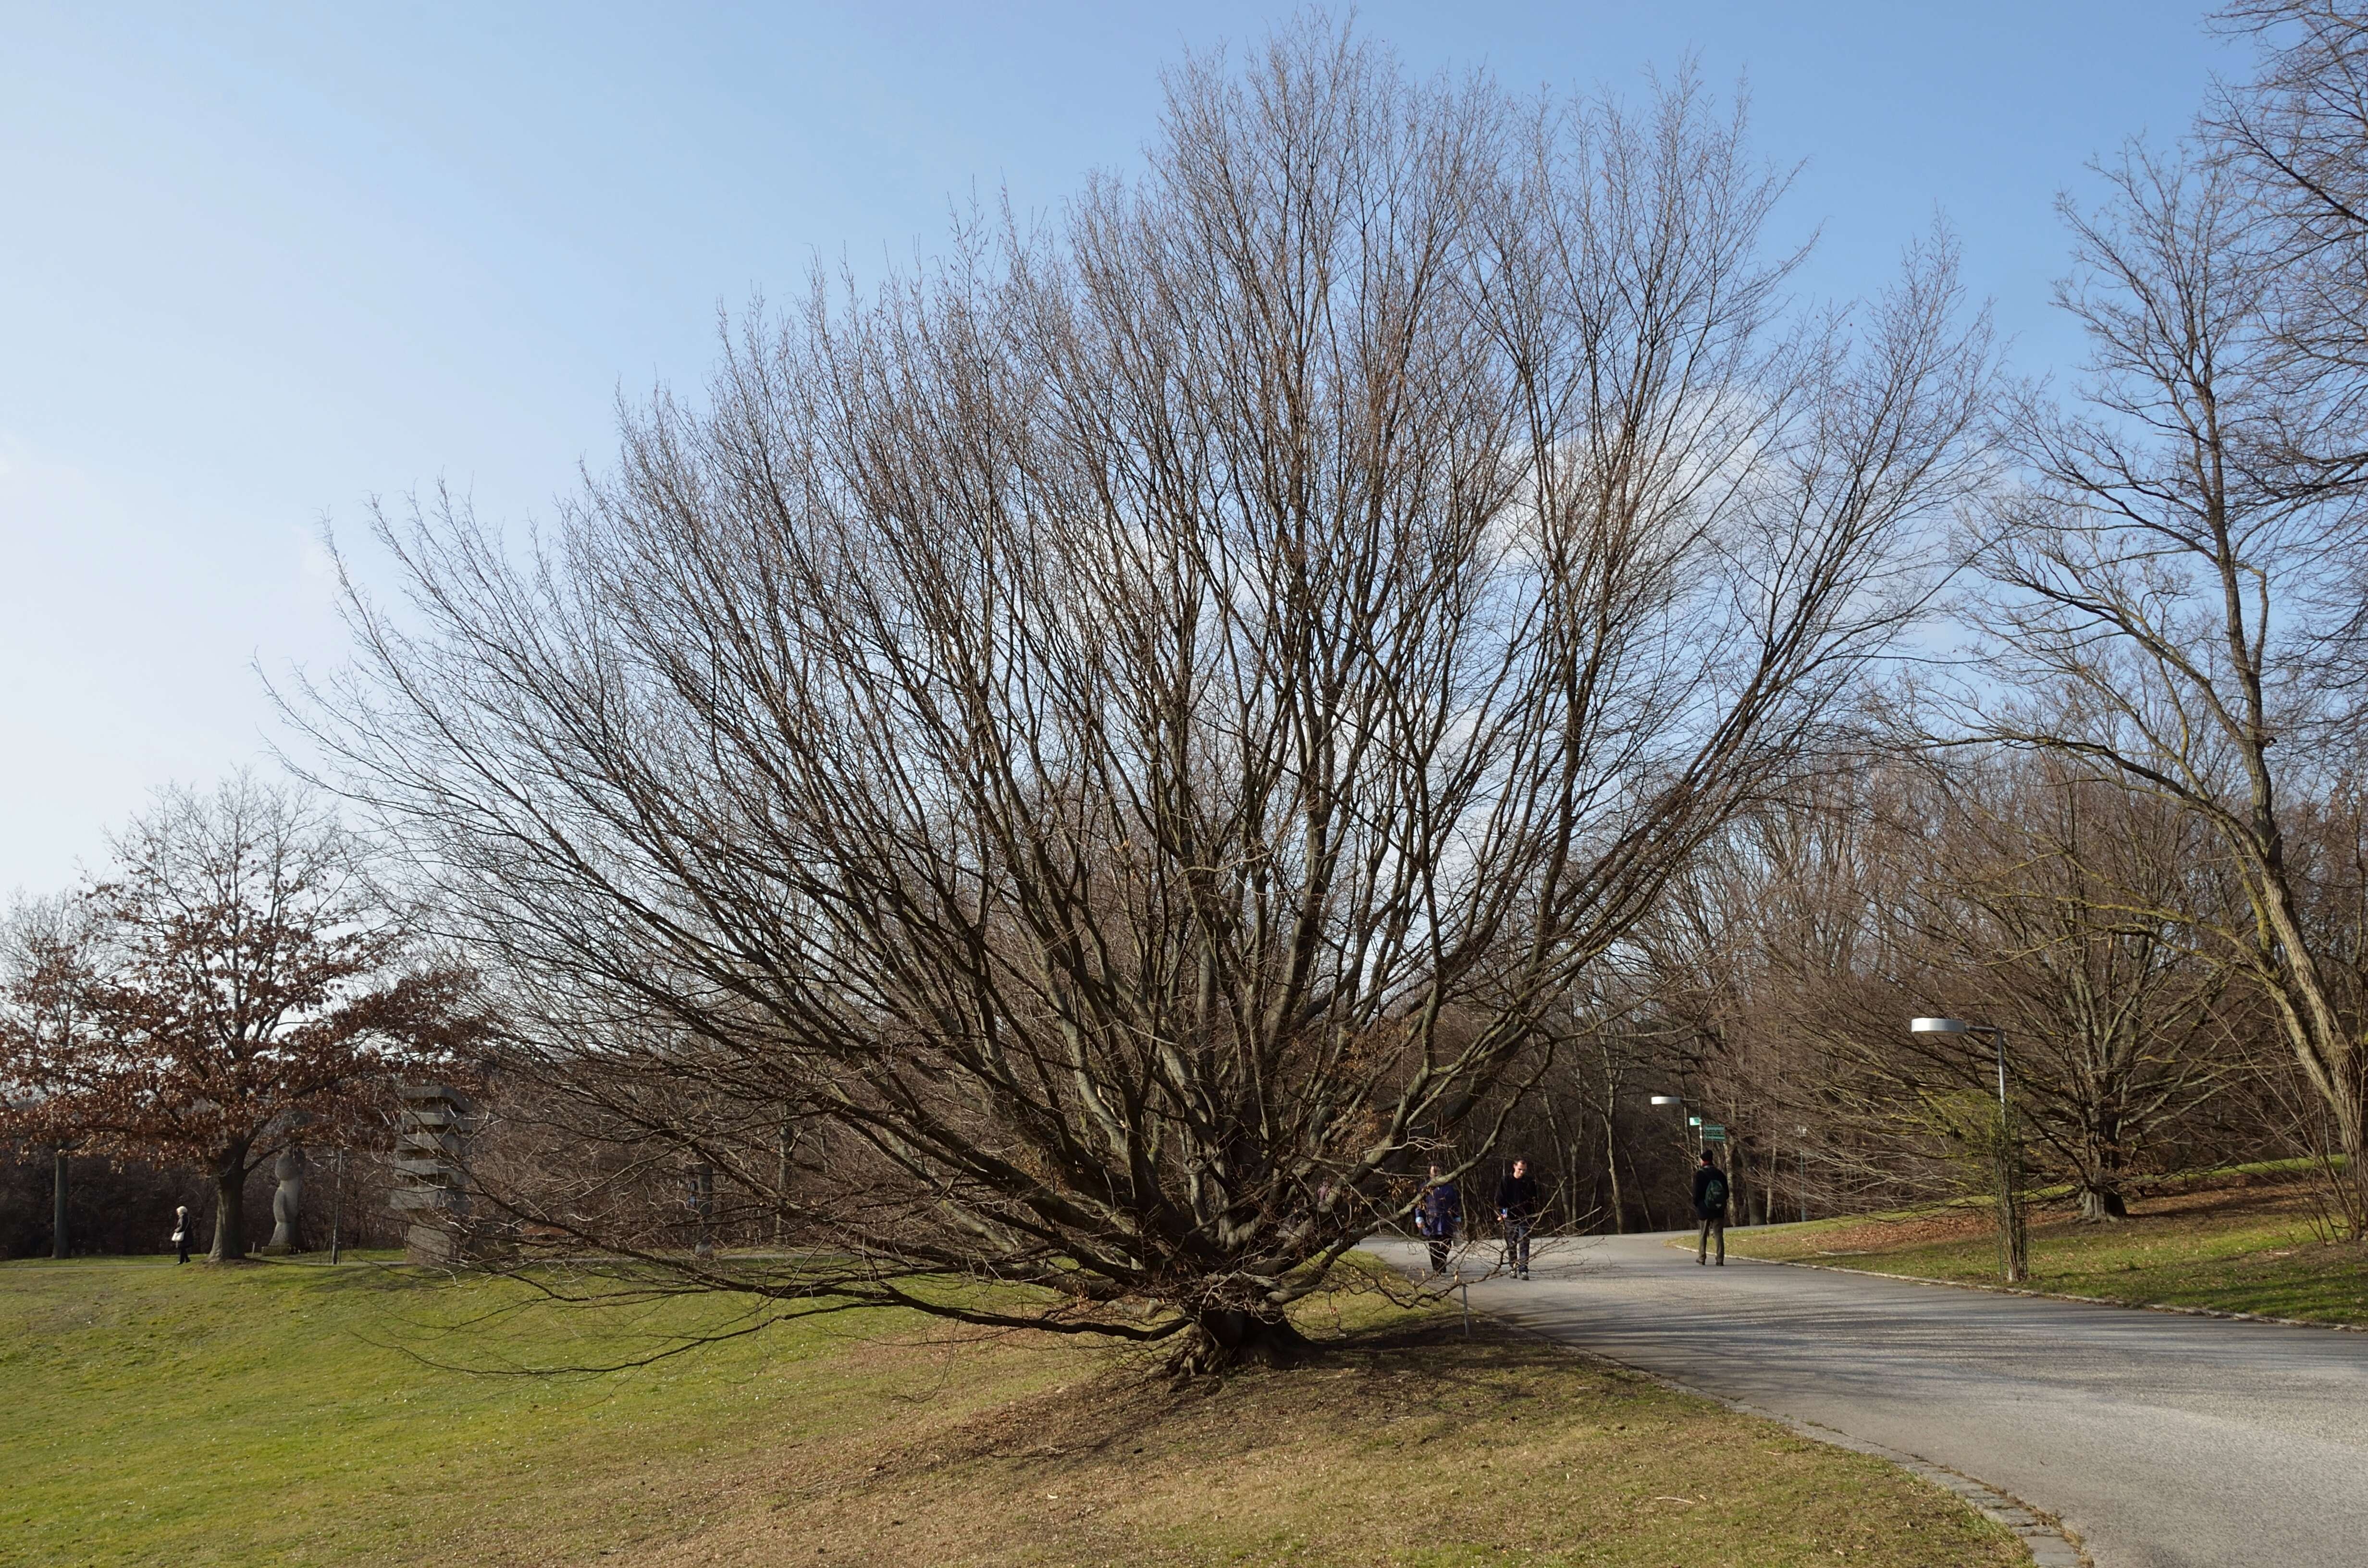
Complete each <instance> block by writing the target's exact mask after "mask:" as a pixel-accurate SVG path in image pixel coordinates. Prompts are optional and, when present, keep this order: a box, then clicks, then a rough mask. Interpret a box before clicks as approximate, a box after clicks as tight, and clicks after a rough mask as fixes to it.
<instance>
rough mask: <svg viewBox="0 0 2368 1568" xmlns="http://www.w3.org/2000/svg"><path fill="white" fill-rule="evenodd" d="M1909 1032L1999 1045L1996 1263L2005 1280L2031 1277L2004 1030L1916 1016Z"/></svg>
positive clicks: (1958, 1021)
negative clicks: (1982, 1038) (1979, 1037)
mask: <svg viewBox="0 0 2368 1568" xmlns="http://www.w3.org/2000/svg"><path fill="white" fill-rule="evenodd" d="M1907 1028H1908V1032H1909V1033H1911V1034H1986V1035H1988V1036H1989V1037H1990V1040H1991V1043H1992V1044H1994V1045H1995V1046H1996V1047H1997V1048H1998V1263H1999V1267H2000V1268H2001V1269H2002V1270H2003V1271H2004V1272H2005V1274H2006V1278H2007V1283H2009V1284H2010V1285H2012V1284H2019V1283H2021V1281H2023V1280H2025V1279H2028V1278H2031V1244H2030V1240H2029V1238H2028V1237H2027V1236H2026V1235H2025V1233H2024V1231H2023V1223H2022V1203H2021V1195H2020V1193H2019V1192H2018V1191H2017V1190H2016V1189H2017V1186H2018V1180H2017V1178H2018V1177H2019V1176H2020V1175H2021V1172H2020V1171H2019V1169H2018V1167H2019V1166H2020V1165H2021V1160H2020V1159H2019V1158H2018V1157H2017V1156H2018V1155H2019V1154H2020V1153H2021V1149H2020V1147H2019V1145H2018V1144H2017V1142H2016V1139H2015V1130H2014V1106H2013V1104H2012V1102H2011V1101H2009V1099H2008V1098H2007V1094H2006V1030H2004V1029H2002V1028H1998V1026H1997V1025H1996V1024H1969V1023H1967V1022H1966V1021H1965V1020H1964V1019H1963V1018H1917V1019H1914V1020H1912V1021H1911V1022H1910V1023H1909V1024H1908V1026H1907Z"/></svg>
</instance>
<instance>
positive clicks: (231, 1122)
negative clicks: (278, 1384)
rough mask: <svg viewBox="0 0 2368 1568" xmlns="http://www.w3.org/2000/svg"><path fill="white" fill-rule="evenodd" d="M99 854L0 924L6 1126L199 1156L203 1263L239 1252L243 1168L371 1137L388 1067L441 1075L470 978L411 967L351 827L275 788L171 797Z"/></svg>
mask: <svg viewBox="0 0 2368 1568" xmlns="http://www.w3.org/2000/svg"><path fill="white" fill-rule="evenodd" d="M114 849H115V858H116V861H117V864H116V867H115V869H114V870H113V873H112V874H111V875H109V876H108V877H106V878H105V879H103V880H97V881H91V882H89V883H88V884H87V885H85V887H84V888H83V889H82V890H80V891H79V892H76V893H75V894H74V895H72V896H70V897H68V898H65V899H61V900H57V901H53V902H51V903H47V904H42V905H36V906H31V907H29V908H28V909H25V910H21V911H19V912H18V914H17V917H16V918H15V919H14V920H13V921H12V922H11V924H10V928H9V940H8V949H9V950H8V953H7V955H6V956H7V960H8V965H7V970H8V972H7V976H6V991H5V994H0V995H4V996H5V1012H0V1092H5V1096H6V1109H5V1111H0V1118H5V1119H6V1124H7V1128H8V1130H9V1131H12V1132H14V1133H16V1134H17V1135H18V1136H23V1137H28V1138H40V1139H44V1140H49V1141H54V1142H61V1143H64V1142H74V1143H76V1144H77V1145H78V1146H79V1147H81V1148H82V1149H84V1150H86V1151H88V1152H90V1153H113V1154H118V1155H123V1156H130V1157H137V1158H143V1159H152V1160H158V1161H171V1162H176V1163H177V1162H187V1163H190V1164H195V1165H199V1167H201V1168H202V1169H203V1170H205V1171H206V1172H207V1173H208V1174H209V1175H210V1176H211V1178H212V1180H213V1183H214V1191H215V1218H214V1236H213V1247H212V1251H211V1257H212V1258H213V1260H214V1261H216V1262H222V1261H225V1260H228V1259H233V1258H238V1257H241V1256H245V1252H246V1229H245V1210H244V1202H243V1195H244V1192H245V1185H246V1177H247V1175H248V1173H249V1172H251V1171H253V1170H254V1169H255V1168H256V1166H258V1165H263V1164H265V1163H266V1162H268V1161H269V1160H271V1159H272V1158H273V1157H274V1156H276V1155H277V1154H278V1153H279V1151H280V1150H282V1149H284V1148H286V1147H288V1146H289V1145H290V1143H292V1142H297V1141H299V1140H300V1139H302V1140H305V1141H311V1142H320V1141H324V1139H327V1138H330V1137H333V1136H343V1135H346V1134H347V1132H349V1131H352V1130H356V1129H359V1128H363V1127H368V1126H370V1125H374V1124H375V1123H376V1121H377V1120H378V1104H379V1101H380V1099H381V1097H382V1091H383V1087H384V1085H385V1084H386V1082H387V1080H388V1079H389V1077H390V1076H391V1075H393V1074H396V1073H399V1072H404V1071H427V1070H430V1069H432V1068H436V1067H438V1066H442V1065H444V1064H446V1063H448V1062H450V1060H451V1058H452V1056H453V1054H454V1053H455V1052H456V1051H463V1050H465V1049H466V1048H468V1047H469V1046H470V1045H471V1044H472V1042H473V1041H474V1040H476V1039H477V1038H478V1036H479V1035H480V1034H481V1033H482V1031H483V1028H484V1024H483V1020H482V1016H481V1014H480V1012H479V1010H478V1009H477V1007H476V1006H475V1003H474V1000H473V995H472V986H471V983H470V981H469V978H468V976H467V975H466V974H464V973H462V972H461V971H458V970H456V969H453V968H450V967H439V966H435V965H429V964H422V963H420V962H418V961H416V938H415V936H414V933H413V930H412V928H411V924H410V922H408V921H407V920H406V919H404V917H403V915H402V914H401V913H400V912H399V911H397V910H395V909H393V908H391V907H390V906H389V904H388V903H387V901H385V900H384V899H382V898H381V897H380V896H379V895H378V893H377V892H375V891H374V890H373V888H372V887H371V885H370V881H369V880H368V879H367V878H366V877H365V875H364V874H363V867H362V863H361V857H360V855H359V850H358V846H357V844H356V841H355V840H354V838H353V836H352V835H350V834H348V833H347V832H346V831H345V830H344V829H342V828H341V827H340V826H339V825H338V824H337V823H336V820H335V818H334V817H333V816H332V815H330V814H329V813H328V812H325V811H324V809H322V808H320V807H318V806H316V805H313V804H308V803H307V802H306V801H304V800H303V799H302V797H300V796H299V795H298V794H296V793H295V792H293V791H291V790H285V789H281V788H276V787H273V786H270V785H267V784H264V783H260V782H258V781H256V779H254V778H250V777H246V776H244V775H242V776H240V777H238V778H233V779H232V780H230V781H229V782H227V783H225V784H224V785H223V786H222V788H221V789H220V790H217V791H216V792H215V793H213V794H211V795H199V794H197V793H193V792H190V791H187V790H168V791H166V792H165V793H164V794H163V795H162V796H161V797H160V798H159V800H158V801H157V803H156V806H155V808H154V810H153V811H152V812H149V813H148V814H146V815H144V816H142V817H140V818H138V819H137V820H135V821H134V822H133V823H132V824H131V827H130V829H129V830H128V831H126V832H125V833H124V834H123V835H120V837H119V838H118V839H117V840H116V841H115V845H114Z"/></svg>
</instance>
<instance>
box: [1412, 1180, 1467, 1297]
mask: <svg viewBox="0 0 2368 1568" xmlns="http://www.w3.org/2000/svg"><path fill="white" fill-rule="evenodd" d="M1462 1224H1463V1194H1462V1193H1461V1192H1458V1191H1457V1190H1456V1189H1455V1184H1454V1183H1453V1182H1452V1181H1449V1180H1448V1179H1447V1178H1446V1177H1445V1176H1441V1175H1440V1173H1439V1167H1438V1166H1437V1165H1433V1166H1431V1167H1430V1183H1429V1186H1427V1187H1424V1188H1423V1189H1422V1196H1421V1197H1420V1198H1419V1199H1416V1202H1415V1229H1416V1230H1417V1231H1419V1232H1421V1233H1422V1236H1423V1239H1424V1240H1425V1241H1427V1242H1429V1244H1430V1271H1431V1272H1432V1273H1433V1274H1444V1273H1446V1272H1447V1249H1448V1248H1449V1247H1451V1246H1452V1245H1454V1244H1455V1233H1456V1230H1457V1228H1458V1227H1459V1226H1461V1225H1462Z"/></svg>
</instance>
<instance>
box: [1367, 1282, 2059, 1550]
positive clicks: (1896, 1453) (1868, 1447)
mask: <svg viewBox="0 0 2368 1568" xmlns="http://www.w3.org/2000/svg"><path fill="white" fill-rule="evenodd" d="M1373 1256H1375V1257H1376V1258H1377V1260H1378V1261H1380V1262H1381V1264H1382V1265H1383V1267H1386V1268H1392V1269H1395V1270H1397V1271H1398V1272H1399V1273H1409V1272H1411V1270H1409V1269H1407V1268H1406V1267H1405V1266H1404V1265H1402V1264H1399V1263H1397V1262H1395V1261H1393V1260H1391V1259H1389V1258H1384V1257H1381V1256H1380V1255H1379V1254H1374V1255H1373ZM1748 1261H1750V1262H1753V1263H1774V1262H1777V1261H1779V1260H1778V1259H1775V1258H1766V1257H1760V1258H1752V1259H1749V1260H1748ZM1805 1267H1816V1265H1807V1266H1805ZM1833 1272H1835V1273H1838V1274H1851V1273H1866V1272H1869V1271H1868V1270H1864V1269H1847V1268H1845V1269H1836V1270H1833ZM1470 1303H1471V1298H1470V1297H1469V1296H1466V1297H1465V1298H1464V1310H1465V1311H1466V1312H1476V1313H1477V1315H1479V1316H1481V1317H1485V1318H1486V1319H1487V1320H1488V1321H1489V1322H1490V1323H1492V1324H1496V1325H1497V1327H1499V1328H1502V1329H1508V1330H1510V1331H1511V1332H1513V1333H1515V1334H1522V1335H1529V1336H1530V1337H1531V1338H1533V1339H1537V1340H1542V1341H1543V1342H1544V1343H1546V1344H1548V1345H1552V1346H1555V1347H1556V1348H1558V1349H1561V1350H1565V1351H1569V1352H1571V1353H1573V1354H1575V1355H1578V1356H1583V1357H1585V1358H1588V1359H1589V1360H1593V1361H1599V1362H1601V1363H1602V1364H1603V1365H1604V1366H1607V1367H1617V1368H1618V1369H1620V1370H1621V1371H1622V1372H1625V1373H1627V1374H1628V1375H1629V1376H1631V1377H1635V1378H1642V1379H1644V1380H1645V1381H1646V1382H1649V1383H1652V1384H1655V1385H1656V1386H1657V1387H1660V1388H1665V1389H1668V1390H1671V1391H1673V1392H1678V1393H1682V1394H1688V1395H1691V1397H1693V1398H1695V1399H1706V1400H1708V1401H1710V1403H1713V1404H1715V1405H1718V1406H1719V1407H1720V1408H1722V1409H1725V1410H1731V1411H1733V1412H1735V1413H1736V1415H1748V1416H1751V1417H1753V1418H1754V1419H1755V1420H1759V1421H1766V1422H1770V1423H1771V1424H1773V1425H1775V1426H1782V1427H1783V1428H1784V1429H1785V1430H1786V1431H1788V1432H1791V1433H1793V1434H1794V1435H1795V1436H1798V1437H1806V1438H1808V1439H1809V1440H1810V1441H1811V1442H1813V1443H1823V1444H1825V1445H1826V1446H1827V1448H1833V1449H1847V1450H1848V1451H1850V1452H1851V1453H1855V1454H1865V1455H1867V1456H1868V1457H1869V1458H1872V1459H1879V1460H1883V1461H1884V1463H1886V1464H1891V1465H1896V1466H1897V1467H1898V1468H1899V1469H1901V1470H1904V1471H1907V1473H1908V1474H1910V1475H1913V1476H1915V1477H1917V1478H1918V1479H1919V1480H1922V1481H1928V1482H1930V1483H1932V1484H1933V1485H1935V1486H1938V1487H1940V1488H1941V1490H1942V1491H1944V1492H1948V1493H1951V1494H1954V1495H1955V1497H1956V1498H1957V1500H1958V1501H1959V1502H1961V1503H1963V1504H1964V1505H1965V1506H1967V1507H1969V1508H1971V1509H1973V1511H1974V1512H1975V1513H1977V1514H1979V1515H1981V1516H1982V1517H1985V1518H1987V1519H1990V1520H1992V1521H1994V1522H1995V1523H1998V1524H2000V1525H2003V1526H2005V1527H2006V1528H2007V1529H2008V1530H2009V1531H2010V1532H2012V1533H2013V1535H2014V1536H2015V1537H2016V1539H2018V1540H2021V1542H2022V1545H2023V1550H2024V1551H2028V1552H2030V1553H2031V1560H2032V1562H2033V1563H2034V1564H2035V1565H2036V1568H2097V1563H2096V1560H2095V1559H2094V1558H2092V1557H2090V1556H2089V1553H2088V1551H2087V1550H2086V1549H2085V1548H2083V1547H2082V1546H2081V1545H2080V1538H2079V1536H2078V1533H2077V1532H2075V1531H2073V1530H2071V1529H2069V1528H2066V1525H2065V1524H2064V1521H2063V1520H2062V1519H2061V1518H2059V1517H2056V1516H2055V1515H2054V1514H2051V1513H2048V1512H2047V1511H2045V1510H2044V1509H2042V1508H2037V1507H2033V1506H2032V1505H2031V1504H2028V1503H2026V1502H2024V1501H2023V1500H2022V1499H2021V1498H2020V1497H2017V1496H2015V1495H2014V1494H2012V1493H2010V1492H2006V1491H2002V1490H2000V1489H1999V1488H1998V1487H1995V1486H1992V1485H1991V1484H1989V1483H1987V1482H1986V1481H1978V1480H1976V1479H1975V1478H1974V1477H1972V1476H1970V1475H1967V1474H1965V1473H1964V1471H1954V1470H1951V1469H1950V1468H1949V1467H1948V1466H1946V1465H1943V1464H1936V1463H1935V1462H1933V1461H1932V1460H1928V1459H1926V1458H1924V1457H1923V1456H1922V1455H1921V1454H1911V1453H1908V1452H1907V1451H1906V1450H1905V1449H1895V1448H1891V1447H1889V1446H1888V1445H1886V1444H1883V1443H1877V1442H1873V1441H1872V1440H1870V1439H1868V1438H1865V1437H1852V1436H1851V1435H1850V1433H1848V1432H1844V1431H1842V1430H1841V1429H1840V1428H1839V1427H1834V1426H1824V1425H1822V1424H1821V1423H1818V1422H1815V1421H1803V1420H1796V1419H1794V1418H1793V1417H1792V1416H1790V1415H1782V1414H1781V1413H1779V1412H1777V1411H1773V1410H1763V1409H1761V1408H1760V1407H1759V1406H1758V1405H1756V1404H1753V1403H1751V1402H1750V1401H1748V1400H1742V1399H1734V1398H1730V1397H1729V1396H1727V1395H1725V1394H1723V1393H1715V1392H1712V1391H1711V1390H1709V1389H1704V1388H1696V1387H1695V1386H1694V1385H1692V1384H1691V1383H1686V1382H1680V1381H1678V1380H1677V1379H1675V1378H1672V1377H1668V1376H1665V1375H1663V1374H1662V1373H1659V1372H1656V1371H1654V1370H1652V1369H1650V1368H1646V1367H1639V1366H1635V1365H1634V1364H1632V1363H1630V1362H1627V1361H1622V1359H1620V1358H1618V1357H1617V1356H1607V1355H1605V1354H1604V1353H1603V1352H1602V1351H1600V1350H1597V1349H1594V1348H1592V1347H1591V1346H1585V1345H1581V1344H1578V1343H1577V1342H1576V1341H1573V1340H1568V1339H1563V1338H1559V1337H1557V1336H1556V1335H1552V1334H1548V1333H1547V1332H1546V1331H1545V1330H1543V1329H1542V1328H1534V1327H1531V1325H1530V1324H1525V1323H1520V1322H1518V1321H1516V1320H1515V1319H1512V1318H1508V1317H1500V1316H1498V1315H1497V1313H1495V1312H1489V1311H1487V1310H1486V1308H1474V1307H1473V1306H1472V1305H1471V1304H1470Z"/></svg>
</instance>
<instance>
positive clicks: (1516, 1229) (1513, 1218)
mask: <svg viewBox="0 0 2368 1568" xmlns="http://www.w3.org/2000/svg"><path fill="white" fill-rule="evenodd" d="M1537 1212H1538V1178H1537V1177H1535V1176H1531V1174H1530V1162H1529V1161H1527V1160H1515V1161H1514V1162H1513V1168H1512V1169H1511V1170H1509V1171H1508V1172H1507V1173H1506V1174H1505V1179H1504V1180H1502V1181H1500V1182H1498V1183H1497V1219H1499V1220H1501V1221H1504V1224H1505V1267H1507V1268H1509V1269H1511V1270H1512V1271H1513V1278H1516V1279H1527V1278H1529V1277H1530V1225H1531V1222H1532V1221H1534V1220H1535V1218H1536V1217H1537Z"/></svg>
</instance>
